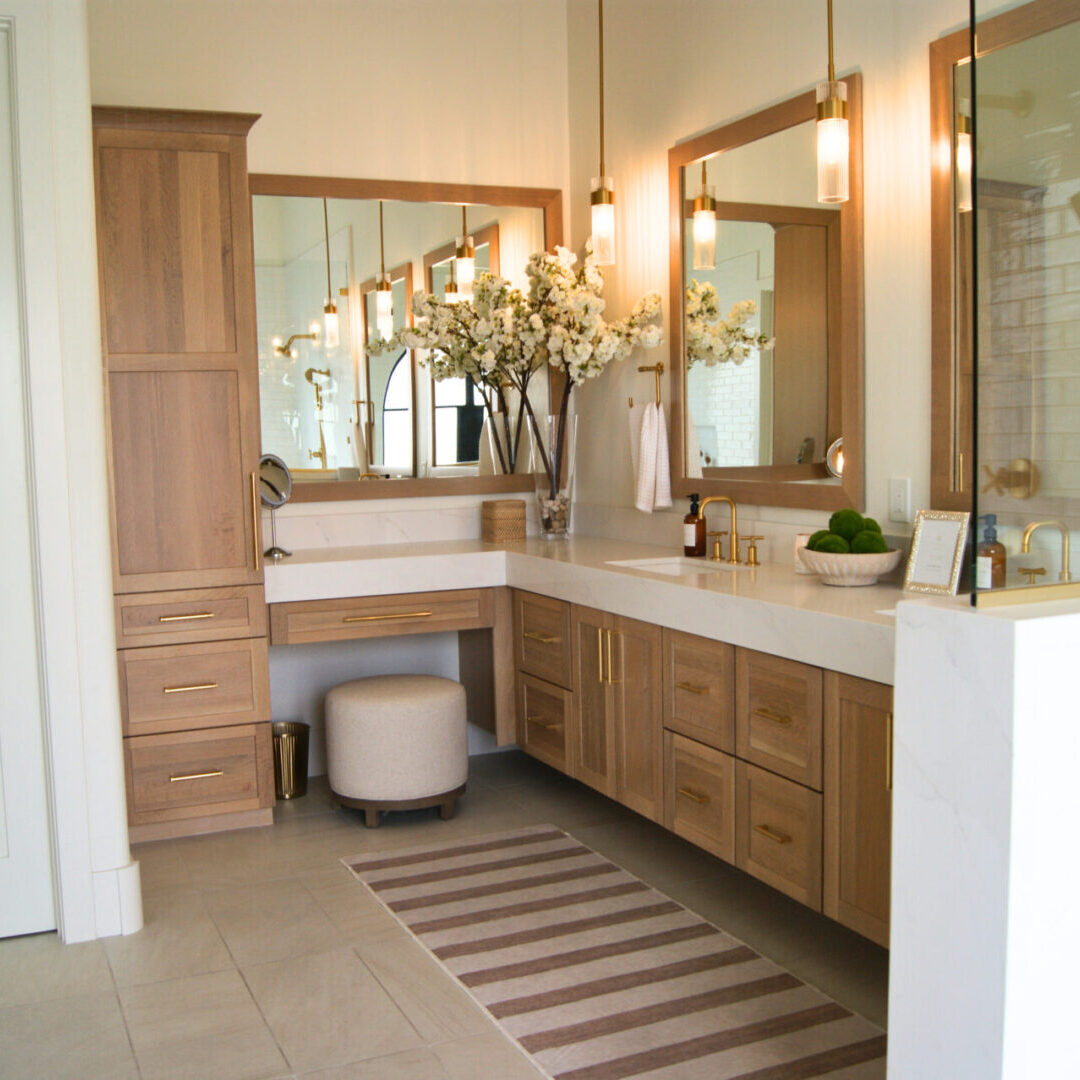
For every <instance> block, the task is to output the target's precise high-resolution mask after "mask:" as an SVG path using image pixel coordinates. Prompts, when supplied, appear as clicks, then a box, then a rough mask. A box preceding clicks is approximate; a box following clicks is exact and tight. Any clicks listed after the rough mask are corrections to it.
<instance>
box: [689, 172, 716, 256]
mask: <svg viewBox="0 0 1080 1080" xmlns="http://www.w3.org/2000/svg"><path fill="white" fill-rule="evenodd" d="M713 191H714V189H713V188H712V187H711V186H710V185H709V183H708V174H707V172H706V169H705V162H704V161H703V162H702V163H701V194H700V195H698V197H697V198H696V199H694V269H695V270H714V269H715V268H716V198H715V197H714V195H713Z"/></svg>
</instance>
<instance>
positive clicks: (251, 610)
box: [116, 585, 266, 649]
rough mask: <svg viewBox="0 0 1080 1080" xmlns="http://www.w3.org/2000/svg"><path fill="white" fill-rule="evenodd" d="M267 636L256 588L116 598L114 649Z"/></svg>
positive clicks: (263, 606)
mask: <svg viewBox="0 0 1080 1080" xmlns="http://www.w3.org/2000/svg"><path fill="white" fill-rule="evenodd" d="M265 636H266V602H265V600H264V599H263V590H262V586H261V585H240V586H234V587H228V588H222V589H184V590H178V591H176V592H158V593H128V594H126V595H124V596H118V597H116V647H117V648H118V649H130V648H136V647H141V646H145V645H171V644H176V645H180V644H183V643H185V642H192V641H221V640H225V639H228V638H249V637H265Z"/></svg>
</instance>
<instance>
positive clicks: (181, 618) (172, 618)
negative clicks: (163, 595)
mask: <svg viewBox="0 0 1080 1080" xmlns="http://www.w3.org/2000/svg"><path fill="white" fill-rule="evenodd" d="M213 617H214V612H212V611H196V612H194V613H193V614H191V615H159V616H158V620H157V621H158V622H188V621H189V620H191V619H212V618H213Z"/></svg>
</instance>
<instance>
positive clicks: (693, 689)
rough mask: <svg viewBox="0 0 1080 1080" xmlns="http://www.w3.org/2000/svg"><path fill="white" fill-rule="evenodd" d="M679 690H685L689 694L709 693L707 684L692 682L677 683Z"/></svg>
mask: <svg viewBox="0 0 1080 1080" xmlns="http://www.w3.org/2000/svg"><path fill="white" fill-rule="evenodd" d="M676 685H677V688H678V689H679V690H685V691H686V692H687V693H688V694H707V693H708V692H709V688H708V687H707V686H695V685H694V684H693V683H692V682H681V683H677V684H676Z"/></svg>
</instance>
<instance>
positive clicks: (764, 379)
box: [668, 75, 863, 510]
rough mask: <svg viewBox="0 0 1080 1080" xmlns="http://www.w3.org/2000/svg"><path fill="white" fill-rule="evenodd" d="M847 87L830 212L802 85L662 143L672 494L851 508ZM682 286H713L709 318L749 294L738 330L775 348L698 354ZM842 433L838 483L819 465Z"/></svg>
mask: <svg viewBox="0 0 1080 1080" xmlns="http://www.w3.org/2000/svg"><path fill="white" fill-rule="evenodd" d="M843 81H844V82H845V83H846V84H847V87H848V116H849V137H850V157H849V162H850V163H849V189H850V197H849V199H848V200H847V201H846V202H844V203H841V204H839V205H838V207H837V206H835V205H834V206H823V205H821V204H819V203H818V202H817V179H816V156H815V115H816V114H815V98H814V94H813V93H812V92H811V93H807V94H801V95H799V96H798V97H795V98H791V99H789V100H787V101H784V102H781V103H780V104H779V105H775V106H771V107H770V108H767V109H762V110H761V111H760V112H757V113H754V114H753V115H751V116H748V117H746V118H744V119H742V120H738V121H736V122H734V123H731V124H727V125H725V126H723V127H719V128H715V129H713V130H712V131H708V132H706V133H704V134H703V135H699V136H696V137H695V138H693V139H690V140H688V141H687V142H684V143H680V144H679V145H677V146H675V147H673V148H672V149H671V150H669V151H668V181H669V190H670V200H671V300H672V317H671V369H672V373H673V375H672V390H671V392H672V428H673V438H674V442H675V446H674V458H673V462H674V468H673V473H674V476H673V479H674V485H673V486H674V493H675V494H677V495H683V496H685V495H688V494H689V493H690V492H692V491H697V492H700V493H702V494H704V495H709V494H717V495H719V494H724V495H730V496H732V497H734V498H736V499H738V500H740V501H745V502H750V503H759V504H766V505H772V506H799V507H811V508H816V509H823V510H825V509H837V508H839V507H843V506H860V505H861V504H862V497H863V493H862V487H863V477H862V468H863V452H862V451H863V446H862V444H863V439H862V415H863V403H862V395H863V377H862V371H863V314H862V313H863V260H862V110H861V85H862V84H861V79H860V77H859V76H858V75H852V76H848V77H847V78H846V79H844V80H843ZM703 169H704V171H703ZM703 183H704V184H706V185H708V189H711V190H712V191H713V192H714V194H715V199H716V211H717V227H716V250H715V255H714V257H713V258H712V259H711V260H710V259H708V257H706V258H705V259H703V260H702V259H695V251H694V240H693V206H694V199H695V197H696V196H698V195H699V193H700V192H701V191H702V186H703ZM695 261H698V262H699V266H698V267H697V268H695V265H694V263H695ZM702 263H704V265H701V264H702ZM710 263H711V265H710ZM692 282H696V283H697V284H698V285H699V286H700V285H703V284H705V283H708V284H710V285H712V286H714V287H715V289H716V294H717V299H718V302H719V308H720V314H721V316H726V315H727V313H728V311H729V309H730V308H731V307H732V305H733V304H735V303H740V302H742V301H746V300H752V301H753V302H754V303H755V304H756V305H757V312H756V314H755V315H753V316H752V317H751V318H750V319H749V320H748V321H747V323H746V327H747V329H748V330H751V331H753V332H754V333H760V334H764V335H765V336H767V337H769V338H771V339H772V340H773V346H772V348H767V349H756V348H754V349H751V350H750V352H749V355H747V356H746V358H745V359H744V360H743V361H742V362H741V363H735V362H733V361H727V362H723V363H716V364H710V363H709V362H708V360H707V359H706V358H703V357H701V356H699V355H697V352H696V350H695V349H694V347H693V340H694V336H693V334H688V324H687V322H686V316H687V304H686V290H687V286H688V285H690V284H691V283H692ZM838 438H843V447H844V470H843V475H842V476H841V477H839V478H837V477H833V476H831V475H830V473H829V471H828V469H827V468H826V464H825V459H826V455H827V453H828V449H829V447H830V445H831V444H833V443H834V442H835V441H836V439H838Z"/></svg>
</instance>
